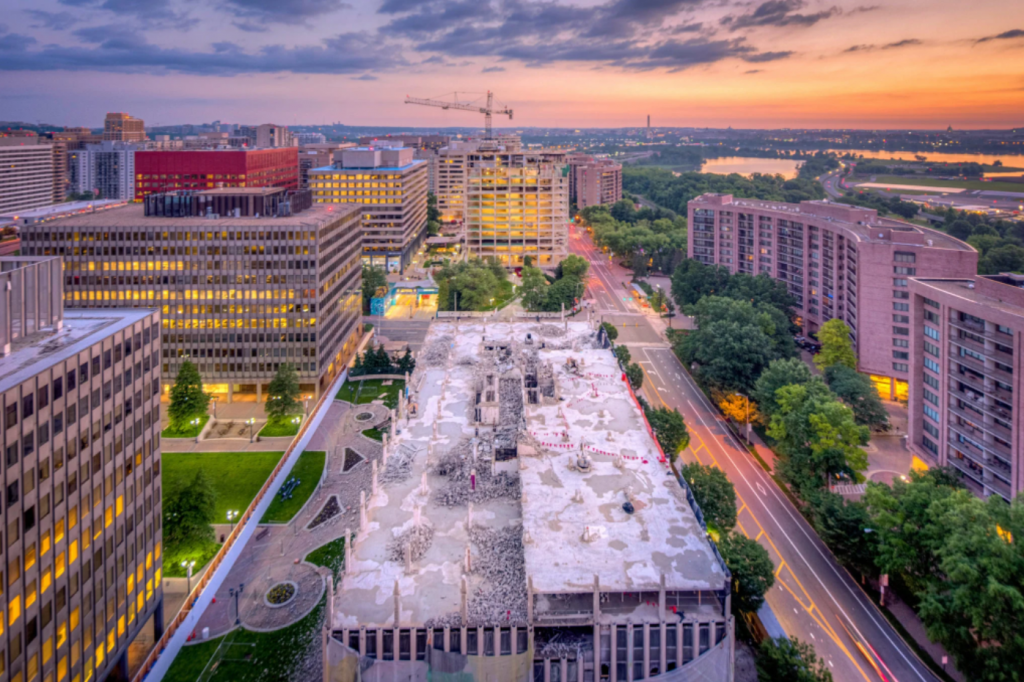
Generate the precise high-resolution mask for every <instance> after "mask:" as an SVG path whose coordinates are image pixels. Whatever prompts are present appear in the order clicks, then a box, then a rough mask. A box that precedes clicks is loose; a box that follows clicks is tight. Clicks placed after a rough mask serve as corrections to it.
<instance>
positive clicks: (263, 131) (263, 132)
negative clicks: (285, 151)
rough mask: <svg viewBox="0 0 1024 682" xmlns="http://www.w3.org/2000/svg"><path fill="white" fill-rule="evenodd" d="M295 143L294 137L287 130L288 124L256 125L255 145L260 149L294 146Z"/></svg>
mask: <svg viewBox="0 0 1024 682" xmlns="http://www.w3.org/2000/svg"><path fill="white" fill-rule="evenodd" d="M295 144H296V143H295V138H294V137H293V136H292V134H291V133H290V132H289V131H288V126H279V125H277V124H276V123H264V124H263V125H260V126H256V146H257V147H259V148H260V149H268V148H274V147H294V146H295Z"/></svg>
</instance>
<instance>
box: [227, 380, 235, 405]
mask: <svg viewBox="0 0 1024 682" xmlns="http://www.w3.org/2000/svg"><path fill="white" fill-rule="evenodd" d="M234 400H235V385H234V384H232V383H229V384H228V405H230V404H231V403H233V402H234Z"/></svg>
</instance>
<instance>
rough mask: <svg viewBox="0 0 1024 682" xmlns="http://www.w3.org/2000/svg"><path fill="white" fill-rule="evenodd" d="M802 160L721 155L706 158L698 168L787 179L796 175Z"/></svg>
mask: <svg viewBox="0 0 1024 682" xmlns="http://www.w3.org/2000/svg"><path fill="white" fill-rule="evenodd" d="M801 163H803V162H802V161H797V160H794V159H759V158H756V157H750V156H723V157H721V158H718V159H707V160H705V161H704V166H703V167H702V168H701V169H700V170H701V172H702V173H717V174H718V175H729V174H730V173H739V174H740V175H743V176H746V177H748V178H749V177H750V176H751V175H752V174H754V173H763V174H766V175H776V174H778V175H781V176H783V177H784V178H786V179H787V180H791V179H793V178H795V177H796V175H797V171H798V169H799V168H800V164H801Z"/></svg>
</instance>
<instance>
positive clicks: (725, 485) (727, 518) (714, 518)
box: [679, 462, 736, 532]
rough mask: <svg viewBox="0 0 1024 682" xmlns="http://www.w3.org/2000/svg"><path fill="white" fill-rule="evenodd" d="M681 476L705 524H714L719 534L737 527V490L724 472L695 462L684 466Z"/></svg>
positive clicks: (680, 471) (680, 472)
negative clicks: (691, 493)
mask: <svg viewBox="0 0 1024 682" xmlns="http://www.w3.org/2000/svg"><path fill="white" fill-rule="evenodd" d="M679 475H680V476H681V477H682V478H683V480H685V481H686V483H687V484H688V485H689V486H690V491H691V492H693V497H694V499H695V500H696V501H697V506H699V507H700V510H701V512H702V513H703V514H704V520H705V522H707V523H710V524H713V525H714V526H715V528H717V529H718V531H719V532H725V531H728V530H731V529H732V527H733V526H735V525H736V489H735V488H734V487H733V485H732V481H730V480H729V477H728V476H726V475H725V472H724V471H722V470H721V469H719V468H717V467H712V466H708V465H705V464H700V463H697V462H694V463H693V464H686V465H683V467H682V468H681V469H680V470H679Z"/></svg>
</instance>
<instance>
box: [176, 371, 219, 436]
mask: <svg viewBox="0 0 1024 682" xmlns="http://www.w3.org/2000/svg"><path fill="white" fill-rule="evenodd" d="M209 407H210V395H209V394H208V393H204V392H203V380H202V377H200V376H199V370H198V369H197V368H196V366H195V365H194V364H192V363H191V362H190V361H188V360H186V361H185V362H183V363H182V365H181V369H179V370H178V376H177V377H176V378H175V379H174V385H173V386H171V404H170V406H169V407H168V408H167V419H168V421H169V422H170V424H169V426H170V428H171V429H174V430H177V431H181V430H183V429H184V428H185V427H186V425H187V424H188V423H189V422H190V421H192V420H193V419H195V418H197V417H203V416H205V415H206V411H207V409H209Z"/></svg>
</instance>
